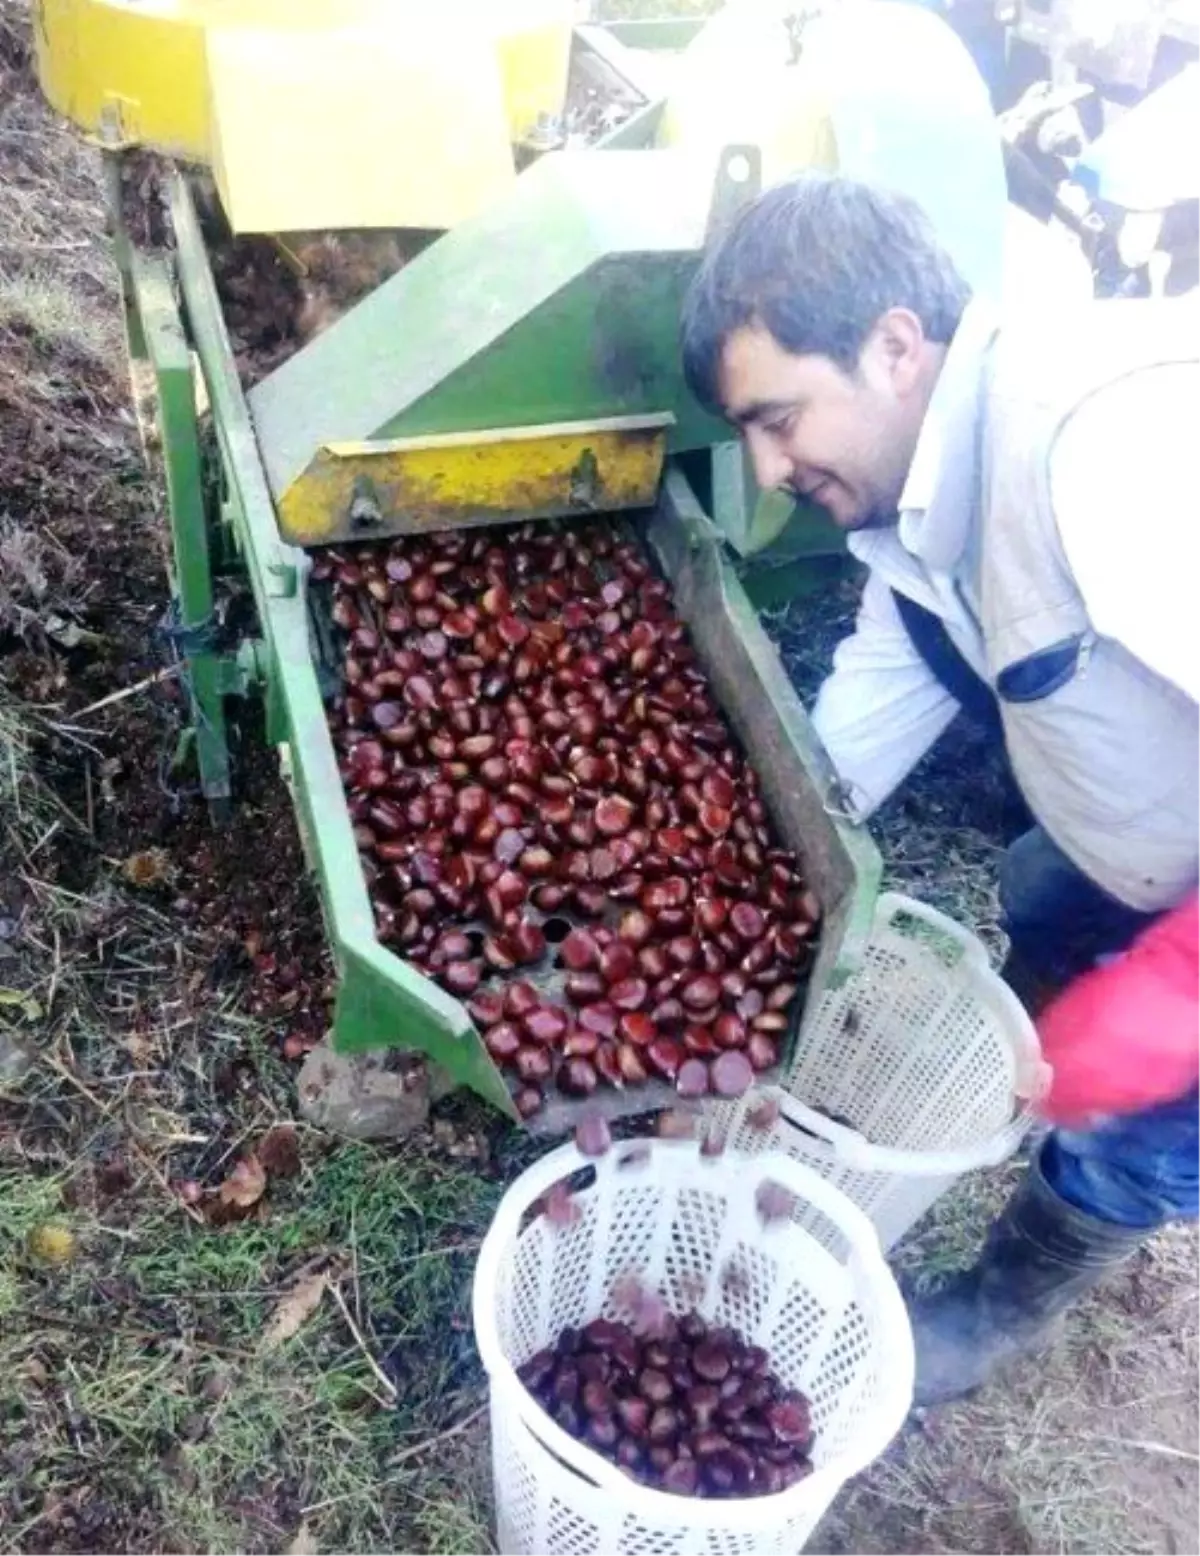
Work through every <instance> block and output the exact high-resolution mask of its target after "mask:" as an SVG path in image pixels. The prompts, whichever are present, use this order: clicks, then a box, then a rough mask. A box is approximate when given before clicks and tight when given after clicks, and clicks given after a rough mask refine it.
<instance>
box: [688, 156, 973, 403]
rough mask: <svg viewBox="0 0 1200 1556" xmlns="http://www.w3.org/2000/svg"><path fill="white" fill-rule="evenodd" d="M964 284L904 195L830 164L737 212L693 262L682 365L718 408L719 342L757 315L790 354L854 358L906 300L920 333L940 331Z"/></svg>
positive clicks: (945, 335) (951, 318) (951, 317)
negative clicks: (826, 169) (832, 171)
mask: <svg viewBox="0 0 1200 1556" xmlns="http://www.w3.org/2000/svg"><path fill="white" fill-rule="evenodd" d="M969 296H970V288H969V287H968V286H967V284H966V282H965V281H964V280H963V278H962V277H961V276H960V275H959V273H958V271H957V270H956V269H955V266H954V261H953V260H952V259H951V258H950V256H949V254H947V253H946V251H945V249H943V248H942V246H941V244H940V243H939V242H938V240H937V238H936V237H935V236H934V232H933V228H932V226H931V224H930V222H929V221H928V219H927V218H926V216H925V215H924V213H923V212H922V211H921V209H920V207H919V206H918V205H917V204H916V203H915V202H914V201H912V200H910V199H908V197H907V196H905V195H900V194H895V193H893V192H892V191H890V190H886V189H878V188H874V187H872V186H871V185H869V184H861V183H858V182H857V181H856V180H854V179H851V178H843V177H839V176H838V175H836V174H829V173H805V174H803V175H802V176H801V177H799V178H796V179H793V180H791V181H789V182H788V183H786V184H780V185H778V186H777V187H776V188H774V189H769V190H768V191H767V192H766V193H765V194H763V195H762V196H760V197H759V199H757V200H755V201H754V202H753V204H751V205H749V206H747V207H746V209H745V210H743V211H741V212H739V214H738V216H737V217H736V218H735V220H734V222H733V225H732V226H731V227H730V228H729V230H728V232H726V233H724V234H723V235H722V236H721V237H720V238H719V239H718V240H717V242H716V243H715V244H714V245H713V247H712V248H711V249H710V250H709V251H708V253H707V254H705V256H704V258H703V259H702V260H701V262H700V267H699V269H698V270H697V272H696V274H695V276H694V278H693V280H692V284H691V286H690V287H689V289H688V293H687V298H686V300H685V302H684V306H683V319H682V347H683V370H684V373H685V375H686V377H687V381H688V386H689V388H690V389H691V391H692V393H693V394H694V395H695V396H696V398H697V399H698V400H699V401H700V402H701V404H702V405H706V406H708V407H710V408H714V409H715V408H719V401H720V396H719V394H718V391H717V379H718V374H719V371H720V363H721V352H722V350H723V349H724V346H725V342H726V341H727V340H728V339H729V337H730V335H732V334H733V333H734V331H735V330H737V329H740V328H741V326H742V325H745V324H752V323H757V324H761V325H762V326H763V327H764V328H765V329H767V330H768V331H769V332H770V333H771V335H773V336H774V338H775V340H776V341H778V343H779V344H780V345H781V346H782V347H783V348H784V349H785V350H787V351H790V352H792V353H793V354H794V355H796V356H802V355H807V354H809V353H813V354H816V355H819V356H825V357H832V359H833V360H834V361H835V362H836V363H837V364H838V366H839V367H841V368H842V369H843V370H844V371H845V372H852V371H853V370H854V368H855V367H856V366H857V364H858V359H859V355H860V353H861V352H862V348H863V345H864V343H865V342H866V339H867V336H868V335H869V334H870V333H871V329H872V327H873V326H874V324H875V323H876V321H877V320H878V319H879V318H880V317H881V316H882V315H883V314H885V313H886V312H887V310H888V309H889V308H909V309H911V310H912V312H913V313H915V314H916V315H917V317H918V318H919V319H920V321H921V324H922V326H923V327H924V330H925V334H926V337H927V338H928V339H929V340H932V341H937V342H941V343H943V344H944V343H946V342H948V341H949V340H950V339H951V337H952V336H953V334H954V331H955V329H956V328H957V327H958V321H959V319H960V318H961V316H962V311H963V308H964V307H965V306H966V302H967V299H968V297H969Z"/></svg>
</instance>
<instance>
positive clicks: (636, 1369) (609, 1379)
mask: <svg viewBox="0 0 1200 1556" xmlns="http://www.w3.org/2000/svg"><path fill="white" fill-rule="evenodd" d="M517 1375H518V1377H519V1378H520V1379H521V1381H522V1383H523V1384H524V1385H525V1387H526V1388H527V1389H528V1390H529V1391H530V1393H531V1394H532V1395H533V1396H534V1398H535V1399H536V1400H537V1401H538V1403H539V1404H540V1405H541V1406H542V1407H543V1409H545V1410H546V1411H547V1412H548V1413H549V1414H550V1415H551V1416H552V1417H553V1419H554V1420H555V1421H557V1422H558V1424H559V1425H560V1426H561V1427H562V1428H563V1429H564V1431H566V1432H569V1433H570V1435H571V1436H572V1437H575V1438H577V1439H579V1440H580V1441H582V1442H586V1443H588V1444H589V1445H590V1446H591V1447H593V1448H595V1449H596V1450H597V1451H598V1452H599V1453H602V1454H603V1455H604V1456H605V1457H606V1458H608V1459H611V1460H612V1461H613V1462H614V1463H616V1464H618V1465H620V1467H621V1468H622V1469H623V1470H625V1471H626V1473H627V1474H629V1475H630V1476H632V1477H633V1479H635V1480H638V1481H641V1482H643V1483H644V1484H646V1485H649V1486H653V1487H655V1488H656V1489H658V1490H661V1491H669V1492H675V1493H677V1494H678V1495H681V1496H700V1497H753V1496H764V1495H769V1494H771V1493H773V1492H779V1491H784V1490H786V1489H787V1487H788V1486H791V1485H794V1484H795V1482H796V1481H798V1480H802V1479H803V1478H804V1477H805V1476H806V1475H808V1474H810V1473H811V1472H812V1460H811V1458H810V1453H811V1450H812V1444H813V1429H812V1420H811V1414H810V1410H809V1404H808V1401H807V1399H806V1398H805V1397H804V1395H803V1394H801V1393H799V1392H798V1391H796V1390H794V1389H788V1388H786V1387H785V1386H784V1385H783V1384H782V1383H781V1382H780V1380H779V1378H778V1377H777V1376H776V1375H775V1374H774V1373H773V1372H772V1371H771V1367H770V1362H769V1359H768V1357H767V1353H766V1352H765V1351H764V1350H762V1349H761V1347H759V1346H756V1345H749V1344H747V1343H746V1341H745V1340H744V1339H743V1338H742V1337H741V1336H740V1335H738V1334H737V1333H736V1331H734V1330H732V1329H728V1328H717V1327H715V1326H712V1325H710V1324H708V1323H707V1322H706V1321H705V1320H704V1319H703V1318H701V1317H700V1316H699V1314H697V1313H694V1312H692V1313H687V1314H685V1315H684V1316H683V1317H682V1318H675V1317H674V1316H672V1315H671V1314H669V1313H664V1314H663V1316H662V1318H661V1321H660V1322H659V1323H658V1324H657V1325H656V1326H655V1332H654V1334H653V1335H652V1336H648V1335H646V1334H645V1333H644V1332H641V1333H639V1332H638V1331H637V1330H635V1329H634V1328H633V1327H631V1326H630V1325H628V1324H624V1323H619V1322H614V1321H612V1320H610V1319H607V1318H597V1319H594V1320H593V1321H592V1322H591V1323H590V1324H587V1325H585V1326H584V1328H582V1329H566V1330H564V1331H563V1332H562V1334H560V1335H559V1337H558V1340H557V1341H556V1342H555V1344H554V1345H553V1346H551V1347H548V1348H547V1349H546V1350H543V1351H539V1352H538V1353H537V1354H536V1355H535V1356H532V1357H530V1359H529V1360H528V1361H527V1362H525V1363H524V1365H523V1366H521V1367H519V1368H518V1369H517Z"/></svg>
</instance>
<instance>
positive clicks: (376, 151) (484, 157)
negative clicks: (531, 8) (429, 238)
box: [208, 17, 516, 232]
mask: <svg viewBox="0 0 1200 1556" xmlns="http://www.w3.org/2000/svg"><path fill="white" fill-rule="evenodd" d="M208 62H209V78H210V81H211V87H212V108H213V116H212V117H213V148H212V164H213V172H214V175H215V177H216V181H217V188H218V189H219V191H220V194H221V201H222V204H223V205H224V207H225V211H226V214H227V215H228V217H229V220H230V223H231V225H232V227H233V229H234V231H235V232H290V231H305V230H311V229H313V228H330V227H433V228H441V227H452V226H454V225H455V224H456V223H458V222H459V221H462V220H463V219H464V218H465V217H468V216H471V215H473V214H474V213H475V212H476V211H478V210H479V209H480V208H481V207H482V206H483V205H484V204H485V203H486V202H488V201H489V200H492V199H495V198H497V197H499V196H501V195H503V194H504V193H505V191H506V190H508V189H509V188H510V187H511V185H512V183H513V180H514V179H515V177H516V174H515V171H514V167H513V160H512V153H511V150H510V148H509V141H508V130H507V125H506V122H505V115H504V100H503V93H502V89H501V82H500V75H499V70H498V68H497V64H496V56H495V51H494V48H493V46H492V41H491V40H490V39H489V38H488V37H487V36H486V35H479V36H476V37H475V38H473V39H472V38H471V37H462V36H461V35H459V33H458V30H457V29H456V28H454V27H453V26H452V25H450V24H449V23H448V22H446V21H444V20H438V19H437V18H436V17H430V18H428V19H427V20H426V21H425V22H424V24H423V25H422V27H421V29H420V31H419V32H415V33H414V32H409V31H404V30H401V29H400V28H391V27H388V28H380V27H377V26H376V25H374V24H373V23H366V24H363V25H361V26H360V25H355V24H352V25H349V26H345V27H339V28H336V29H333V28H330V29H322V30H320V31H305V32H301V31H286V32H285V31H280V30H274V29H272V30H268V29H253V28H248V27H230V28H223V27H216V28H213V29H211V30H210V32H209V38H208Z"/></svg>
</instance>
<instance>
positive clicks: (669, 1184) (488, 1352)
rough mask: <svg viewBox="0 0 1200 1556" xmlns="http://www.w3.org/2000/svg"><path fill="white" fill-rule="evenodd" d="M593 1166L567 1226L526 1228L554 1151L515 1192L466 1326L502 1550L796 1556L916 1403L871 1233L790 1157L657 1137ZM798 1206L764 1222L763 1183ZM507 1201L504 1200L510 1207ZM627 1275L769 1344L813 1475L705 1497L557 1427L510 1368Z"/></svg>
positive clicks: (488, 1247) (576, 1555)
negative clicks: (750, 1493)
mask: <svg viewBox="0 0 1200 1556" xmlns="http://www.w3.org/2000/svg"><path fill="white" fill-rule="evenodd" d="M619 1155H620V1152H619V1150H618V1151H614V1152H612V1153H610V1155H609V1157H607V1158H605V1159H604V1161H603V1162H602V1163H601V1165H600V1169H599V1171H598V1172H597V1173H596V1179H595V1182H594V1183H593V1184H592V1185H591V1186H590V1187H587V1188H584V1189H582V1190H580V1191H579V1192H578V1193H577V1194H576V1202H577V1203H578V1205H579V1207H580V1209H581V1211H582V1215H581V1218H580V1219H579V1221H578V1222H577V1223H576V1224H575V1225H573V1226H570V1227H566V1228H563V1227H558V1226H555V1225H552V1224H551V1223H549V1222H548V1221H547V1220H546V1218H545V1217H544V1216H537V1217H535V1218H533V1219H527V1218H526V1224H524V1225H522V1218H523V1217H524V1212H525V1210H526V1208H527V1207H528V1205H530V1204H531V1203H532V1202H533V1200H534V1199H535V1198H536V1196H537V1195H538V1194H540V1193H541V1192H542V1191H543V1190H544V1188H545V1187H546V1186H548V1184H549V1183H550V1182H552V1181H554V1180H555V1178H557V1177H558V1176H561V1175H562V1174H564V1173H565V1172H567V1171H569V1170H570V1169H571V1168H572V1167H577V1166H579V1164H580V1162H581V1158H579V1157H578V1155H577V1154H576V1153H575V1151H574V1149H573V1148H566V1149H565V1150H563V1151H560V1152H556V1153H555V1154H554V1156H553V1157H551V1158H548V1159H547V1160H546V1161H543V1162H541V1163H539V1164H537V1166H536V1167H535V1168H533V1169H531V1170H530V1172H529V1173H526V1174H525V1175H524V1177H523V1178H522V1179H520V1180H518V1182H517V1184H515V1185H514V1186H513V1188H512V1189H511V1190H510V1191H509V1196H506V1200H505V1202H504V1203H503V1204H502V1206H501V1209H500V1211H499V1212H498V1214H497V1219H496V1222H495V1223H494V1224H493V1227H492V1230H491V1232H490V1233H489V1236H488V1239H487V1240H486V1241H485V1244H484V1248H483V1250H482V1252H481V1255H480V1262H479V1267H478V1270H477V1274H476V1285H475V1328H476V1336H477V1339H478V1341H479V1346H480V1351H481V1353H482V1354H483V1358H484V1362H485V1365H486V1366H487V1369H488V1373H489V1378H490V1383H491V1409H492V1443H493V1462H494V1472H495V1497H496V1510H497V1535H498V1540H499V1545H500V1549H501V1551H504V1552H512V1553H515V1552H544V1553H551V1556H557V1553H563V1556H566V1553H571V1556H583V1553H584V1552H618V1553H623V1556H624V1553H628V1556H634V1553H643V1552H644V1553H652V1552H654V1553H667V1552H679V1553H685V1552H688V1553H690V1552H703V1553H711V1556H722V1553H730V1556H733V1553H751V1552H759V1551H761V1552H779V1553H784V1552H793V1553H794V1552H797V1551H799V1550H800V1549H801V1548H802V1546H803V1543H804V1541H805V1540H806V1539H807V1537H808V1535H809V1533H810V1532H811V1530H812V1528H813V1526H814V1525H815V1524H816V1523H817V1521H818V1519H819V1518H820V1517H821V1516H822V1514H823V1513H824V1512H825V1510H826V1508H827V1507H828V1505H829V1503H830V1501H831V1500H832V1498H833V1496H834V1495H835V1493H836V1492H837V1490H838V1488H839V1487H840V1486H841V1485H842V1484H843V1483H844V1481H845V1480H846V1478H847V1477H848V1476H849V1475H852V1474H854V1473H856V1472H857V1471H858V1470H859V1469H861V1468H862V1467H863V1466H864V1465H865V1464H867V1463H869V1462H870V1461H871V1460H872V1459H873V1458H874V1457H875V1456H876V1455H877V1454H878V1453H879V1452H881V1451H882V1449H883V1448H884V1447H885V1446H886V1444H887V1442H888V1441H890V1439H891V1437H892V1436H893V1435H894V1433H895V1432H896V1430H897V1429H898V1427H899V1425H900V1423H901V1421H902V1420H903V1419H904V1415H905V1413H906V1412H907V1409H908V1406H909V1402H910V1399H911V1392H912V1338H911V1334H910V1332H909V1328H908V1321H907V1317H906V1315H905V1311H904V1305H903V1302H902V1301H901V1299H900V1296H899V1293H898V1291H897V1290H896V1287H895V1283H894V1281H893V1280H892V1277H891V1275H890V1273H889V1271H888V1269H887V1266H886V1264H885V1263H884V1261H883V1258H882V1254H881V1252H880V1249H879V1245H878V1240H877V1239H876V1237H875V1235H874V1233H873V1231H872V1229H871V1227H870V1224H869V1222H867V1220H866V1219H865V1217H863V1216H862V1215H861V1214H860V1213H859V1212H858V1211H856V1210H855V1209H854V1207H853V1206H852V1205H850V1204H849V1203H848V1202H847V1201H846V1200H845V1199H844V1197H843V1196H842V1195H840V1194H838V1193H837V1192H836V1191H835V1190H831V1189H830V1188H829V1186H828V1185H827V1184H825V1183H823V1182H822V1181H821V1180H820V1179H819V1178H818V1177H816V1175H815V1174H813V1173H811V1172H809V1171H808V1170H807V1169H806V1168H804V1167H802V1166H799V1165H798V1164H796V1163H794V1162H790V1161H788V1160H786V1159H785V1158H782V1157H775V1158H765V1159H761V1160H759V1161H756V1162H754V1163H747V1162H743V1161H737V1160H735V1159H733V1158H731V1157H729V1156H726V1157H723V1158H719V1159H717V1160H713V1159H709V1158H703V1157H701V1156H700V1155H699V1153H698V1151H697V1149H696V1147H695V1146H693V1145H690V1144H687V1143H667V1142H655V1144H654V1146H653V1149H652V1152H651V1154H650V1156H649V1157H648V1158H645V1159H643V1160H641V1161H637V1162H635V1163H633V1164H632V1165H625V1166H618V1165H617V1160H618V1158H619ZM768 1177H769V1178H773V1179H777V1180H778V1181H780V1182H783V1183H785V1184H786V1185H787V1187H788V1188H789V1189H790V1190H791V1191H792V1192H793V1194H795V1196H796V1209H795V1214H794V1216H793V1218H792V1219H791V1220H790V1221H784V1222H782V1223H780V1224H775V1225H772V1226H770V1227H764V1226H763V1224H762V1223H761V1221H760V1219H759V1217H758V1215H757V1212H756V1209H755V1193H756V1191H757V1188H758V1185H759V1183H760V1182H761V1181H762V1179H764V1178H768ZM513 1196H515V1198H513ZM628 1273H636V1274H637V1275H639V1276H640V1277H641V1278H642V1279H643V1280H644V1281H645V1282H647V1283H649V1284H650V1285H652V1286H654V1287H656V1288H657V1289H658V1290H659V1291H660V1292H661V1293H662V1295H663V1296H664V1297H665V1298H666V1300H667V1303H668V1305H669V1306H670V1307H671V1309H672V1310H673V1311H674V1312H677V1313H683V1312H686V1311H688V1310H689V1309H691V1308H696V1309H697V1310H698V1311H700V1312H701V1313H702V1314H703V1315H704V1316H705V1317H706V1318H709V1319H711V1320H713V1321H715V1322H717V1323H721V1324H731V1325H734V1326H736V1327H737V1328H738V1329H739V1330H740V1331H741V1332H742V1333H743V1334H744V1335H745V1336H746V1337H747V1338H748V1339H750V1340H751V1341H753V1342H754V1343H756V1344H758V1345H761V1346H763V1347H765V1349H766V1350H767V1351H768V1353H769V1355H770V1357H771V1361H772V1365H773V1366H774V1368H775V1369H776V1370H777V1371H778V1372H779V1374H780V1375H781V1377H782V1378H783V1379H784V1381H785V1382H786V1383H787V1384H788V1385H789V1386H792V1387H797V1388H800V1389H802V1390H803V1391H804V1392H805V1394H807V1395H808V1397H809V1399H810V1401H811V1403H812V1411H813V1421H814V1424H815V1428H816V1443H815V1446H814V1451H813V1462H814V1465H815V1470H814V1473H813V1474H812V1475H811V1476H810V1477H809V1478H808V1479H807V1480H804V1481H802V1482H800V1483H799V1484H798V1485H796V1486H793V1487H791V1488H790V1489H789V1490H787V1491H785V1492H782V1493H780V1494H779V1495H777V1496H771V1497H758V1498H748V1499H745V1500H742V1501H736V1502H735V1501H730V1502H720V1501H701V1500H699V1499H696V1498H690V1497H679V1496H672V1495H668V1494H666V1493H664V1492H658V1491H652V1490H651V1489H650V1488H648V1487H644V1486H640V1485H638V1484H637V1483H635V1482H634V1481H632V1480H631V1479H630V1478H628V1477H627V1476H625V1475H624V1474H623V1473H622V1472H621V1471H620V1470H618V1469H617V1468H616V1467H615V1466H614V1465H612V1464H610V1463H609V1462H608V1461H607V1460H605V1459H602V1458H601V1457H600V1456H599V1455H598V1454H596V1453H595V1452H594V1451H593V1450H592V1449H590V1448H588V1447H585V1446H584V1445H583V1444H581V1443H577V1442H576V1441H575V1440H574V1439H572V1438H570V1437H567V1436H566V1434H565V1433H563V1432H562V1431H561V1429H560V1428H559V1427H558V1426H557V1424H556V1423H555V1422H554V1421H552V1420H551V1419H550V1417H549V1416H548V1415H547V1414H546V1413H545V1412H544V1411H543V1410H542V1409H541V1407H540V1406H539V1405H538V1404H537V1403H536V1401H535V1400H533V1399H532V1397H531V1396H530V1395H529V1394H528V1393H527V1392H526V1391H525V1389H524V1388H523V1387H522V1385H521V1384H520V1382H519V1381H518V1379H517V1378H516V1375H515V1372H514V1370H513V1369H514V1368H515V1367H516V1366H519V1365H520V1364H521V1363H522V1362H524V1361H526V1360H528V1358H529V1357H530V1356H532V1355H533V1354H534V1353H535V1352H536V1351H538V1350H540V1349H541V1348H542V1347H543V1346H546V1345H549V1344H552V1343H553V1342H554V1341H555V1340H556V1339H557V1337H558V1336H559V1334H560V1333H561V1331H562V1330H563V1329H564V1328H565V1327H567V1326H568V1325H571V1326H576V1325H581V1324H584V1323H586V1322H588V1321H589V1320H590V1319H592V1318H595V1317H597V1316H599V1315H604V1316H617V1313H616V1311H615V1310H614V1308H613V1306H612V1302H611V1298H610V1292H611V1289H612V1286H613V1283H614V1281H616V1280H617V1278H618V1277H619V1276H621V1275H625V1274H628Z"/></svg>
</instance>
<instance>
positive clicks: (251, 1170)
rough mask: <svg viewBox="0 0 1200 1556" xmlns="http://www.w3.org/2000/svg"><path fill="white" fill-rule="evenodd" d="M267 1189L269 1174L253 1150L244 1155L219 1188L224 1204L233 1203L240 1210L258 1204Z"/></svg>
mask: <svg viewBox="0 0 1200 1556" xmlns="http://www.w3.org/2000/svg"><path fill="white" fill-rule="evenodd" d="M266 1191H267V1175H266V1173H265V1172H264V1171H263V1165H262V1163H261V1162H260V1161H259V1159H258V1157H257V1156H255V1154H254V1152H253V1151H250V1152H249V1153H248V1154H247V1155H245V1156H243V1157H242V1159H241V1161H240V1162H238V1164H237V1166H236V1167H235V1168H234V1169H233V1171H232V1172H231V1173H230V1174H229V1176H228V1178H226V1179H225V1182H224V1183H222V1185H221V1187H220V1188H219V1189H218V1190H217V1198H218V1199H219V1200H220V1201H221V1203H222V1205H232V1206H235V1207H236V1208H237V1209H238V1210H249V1209H250V1208H251V1206H252V1205H257V1204H258V1202H259V1200H260V1199H261V1198H262V1197H263V1195H264V1194H265V1193H266Z"/></svg>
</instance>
